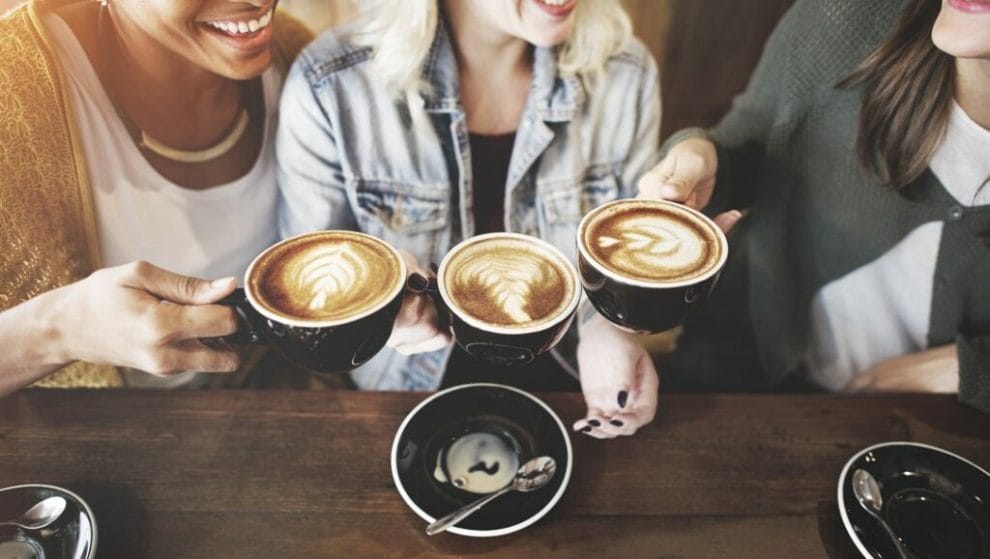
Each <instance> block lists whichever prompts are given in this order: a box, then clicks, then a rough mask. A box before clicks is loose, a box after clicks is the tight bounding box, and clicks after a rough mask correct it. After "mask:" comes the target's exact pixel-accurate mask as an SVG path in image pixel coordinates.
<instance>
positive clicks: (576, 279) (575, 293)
mask: <svg viewBox="0 0 990 559" xmlns="http://www.w3.org/2000/svg"><path fill="white" fill-rule="evenodd" d="M495 237H500V238H510V239H518V240H522V241H525V242H533V243H536V244H537V245H539V246H540V247H541V248H543V249H545V250H547V251H548V252H549V253H550V254H551V255H553V256H554V257H555V258H557V259H558V260H559V261H560V264H561V265H562V266H563V267H564V269H566V270H567V274H568V275H570V277H571V282H572V285H573V286H574V289H573V290H572V293H571V300H570V301H568V303H567V306H566V307H564V309H563V310H561V311H560V314H558V315H557V317H556V318H554V319H553V320H548V321H546V322H542V323H539V324H536V325H534V326H528V327H524V328H512V327H508V326H499V325H497V324H490V323H487V322H483V321H481V320H479V319H477V318H475V317H473V316H471V315H469V314H467V313H466V312H464V311H463V309H459V308H458V307H457V305H455V304H453V303H452V302H451V297H450V294H449V293H447V286H446V285H445V283H444V281H443V277H444V273H445V272H446V270H447V264H448V263H449V262H450V260H451V259H452V258H453V256H454V255H455V254H457V253H458V252H460V251H461V250H463V249H465V248H466V247H468V246H470V245H472V244H475V243H480V242H483V241H486V240H488V239H491V238H495ZM437 289H438V290H439V291H440V297H441V298H442V299H443V301H444V303H445V304H446V306H447V308H448V309H450V312H452V313H454V314H456V315H457V317H458V318H460V319H461V320H463V321H464V322H466V323H468V324H469V325H470V326H472V327H474V328H477V329H478V330H482V331H484V332H490V333H492V334H499V335H503V334H505V335H510V336H521V335H526V334H533V333H536V332H542V331H544V330H546V329H548V328H553V327H554V326H557V325H558V324H560V323H561V322H563V321H565V320H567V319H568V318H569V317H570V316H571V315H572V314H573V313H574V311H575V310H576V309H577V307H578V303H580V302H581V292H582V289H581V278H580V276H579V275H578V272H577V268H575V267H574V264H572V263H571V261H570V260H568V259H567V257H566V256H564V253H563V252H561V251H560V249H558V248H557V247H555V246H553V245H552V244H550V243H548V242H547V241H544V240H543V239H541V238H539V237H534V236H532V235H525V234H523V233H511V232H508V231H496V232H494V233H483V234H481V235H475V236H473V237H469V238H467V239H464V240H463V241H461V242H459V243H457V244H456V245H454V247H453V248H451V249H450V250H448V251H447V254H446V255H445V256H444V257H443V260H442V261H441V262H440V267H439V268H438V269H437Z"/></svg>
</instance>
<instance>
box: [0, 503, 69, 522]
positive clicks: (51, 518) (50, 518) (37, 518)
mask: <svg viewBox="0 0 990 559" xmlns="http://www.w3.org/2000/svg"><path fill="white" fill-rule="evenodd" d="M64 511H65V499H64V498H62V497H58V496H55V497H48V498H47V499H43V500H41V501H39V502H38V503H36V504H35V505H34V506H33V507H31V508H29V509H28V510H27V512H25V513H24V514H22V515H20V516H19V517H17V518H15V519H13V520H8V521H6V522H0V526H20V527H21V528H24V529H25V530H40V529H42V528H44V527H46V526H48V525H49V524H51V523H52V522H55V521H56V520H58V517H59V516H62V513H63V512H64Z"/></svg>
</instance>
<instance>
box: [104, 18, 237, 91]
mask: <svg viewBox="0 0 990 559" xmlns="http://www.w3.org/2000/svg"><path fill="white" fill-rule="evenodd" d="M108 15H109V14H108ZM111 19H112V21H111ZM104 25H105V26H106V27H111V26H112V28H113V29H112V30H111V29H104V33H106V37H104V40H105V41H106V42H107V43H110V42H111V41H115V42H116V43H115V44H113V45H112V46H111V49H112V50H113V51H114V52H113V53H112V54H109V56H110V60H111V61H112V63H114V64H116V67H115V68H113V72H114V73H115V74H116V75H117V77H118V79H120V81H121V82H123V83H125V84H127V85H128V86H130V87H131V88H134V89H136V90H138V91H137V93H140V95H141V96H142V97H145V98H147V99H148V100H149V101H153V102H154V104H156V105H164V106H174V107H187V108H188V107H204V106H205V107H216V106H218V104H219V103H221V102H224V101H225V100H226V101H229V95H230V93H231V92H232V91H237V89H238V86H237V82H236V81H235V80H231V79H229V78H226V77H223V76H220V75H218V74H215V73H213V72H210V71H208V70H206V69H204V68H202V67H200V66H199V65H197V64H195V63H193V62H191V61H189V60H188V59H186V58H185V57H183V56H181V55H179V54H177V53H175V52H173V51H171V50H169V49H166V48H164V47H163V46H162V45H161V44H160V43H158V41H157V40H155V39H154V38H153V37H150V36H149V35H148V34H147V33H145V32H144V31H142V30H141V29H139V28H137V26H136V25H135V24H133V23H132V22H130V21H128V19H127V17H126V16H122V15H120V16H118V15H116V14H115V15H114V17H113V18H110V17H107V18H106V21H105V22H104ZM103 54H104V55H108V53H106V52H104V53H103ZM121 78H122V79H121ZM225 96H227V97H225Z"/></svg>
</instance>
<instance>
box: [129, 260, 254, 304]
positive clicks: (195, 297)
mask: <svg viewBox="0 0 990 559" xmlns="http://www.w3.org/2000/svg"><path fill="white" fill-rule="evenodd" d="M128 266H129V268H130V269H129V270H128V274H127V281H126V284H127V285H128V286H130V287H136V288H138V289H143V290H145V291H147V292H148V293H150V294H151V295H153V296H155V297H157V298H159V299H162V300H164V301H169V302H171V303H177V304H180V305H205V304H209V303H213V302H215V301H218V300H220V299H221V298H223V297H225V296H227V295H229V294H230V293H231V292H232V291H233V290H234V288H236V287H237V278H235V277H233V276H229V277H225V278H220V279H216V280H213V281H208V280H204V279H200V278H194V277H191V276H184V275H181V274H176V273H173V272H169V271H168V270H165V269H163V268H159V267H158V266H155V265H154V264H149V263H148V262H135V263H134V264H130V265H128Z"/></svg>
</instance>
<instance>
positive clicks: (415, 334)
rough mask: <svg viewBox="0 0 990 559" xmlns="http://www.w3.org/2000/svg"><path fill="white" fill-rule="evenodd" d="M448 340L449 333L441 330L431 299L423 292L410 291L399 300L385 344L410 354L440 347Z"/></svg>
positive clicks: (447, 342) (448, 341)
mask: <svg viewBox="0 0 990 559" xmlns="http://www.w3.org/2000/svg"><path fill="white" fill-rule="evenodd" d="M450 340H451V338H450V333H449V332H444V331H442V330H441V329H440V326H439V322H438V320H437V311H436V307H434V306H433V300H432V299H430V297H429V296H428V295H425V294H422V293H409V294H406V296H405V297H404V298H403V300H402V308H401V309H399V315H398V316H397V317H396V319H395V324H394V326H393V328H392V335H391V336H390V337H389V339H388V342H386V344H387V345H388V346H389V347H391V348H393V349H395V350H396V351H398V352H400V353H403V354H406V355H411V354H413V353H423V352H427V351H436V350H438V349H442V348H444V347H445V346H446V345H447V344H449V343H450Z"/></svg>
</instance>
